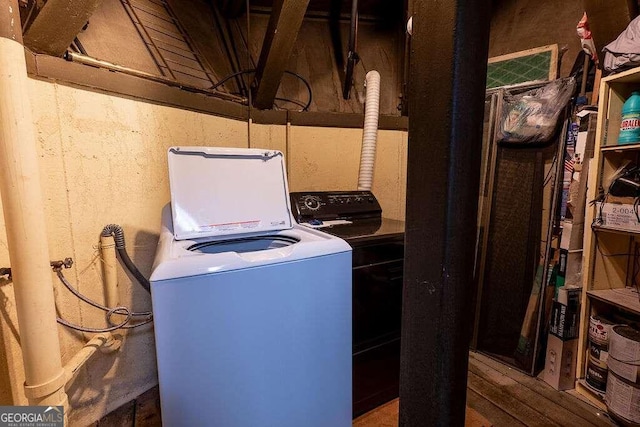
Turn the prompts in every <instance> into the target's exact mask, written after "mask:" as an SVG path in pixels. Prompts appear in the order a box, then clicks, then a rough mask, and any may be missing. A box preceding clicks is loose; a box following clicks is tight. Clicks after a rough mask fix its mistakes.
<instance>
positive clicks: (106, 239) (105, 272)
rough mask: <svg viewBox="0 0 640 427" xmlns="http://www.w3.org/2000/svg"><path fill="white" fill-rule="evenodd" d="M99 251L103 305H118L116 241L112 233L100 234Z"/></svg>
mask: <svg viewBox="0 0 640 427" xmlns="http://www.w3.org/2000/svg"><path fill="white" fill-rule="evenodd" d="M100 253H101V255H102V277H103V281H104V300H105V305H106V306H107V307H119V306H120V296H119V292H118V269H117V265H118V261H117V258H116V242H115V241H114V240H113V236H112V235H108V236H100Z"/></svg>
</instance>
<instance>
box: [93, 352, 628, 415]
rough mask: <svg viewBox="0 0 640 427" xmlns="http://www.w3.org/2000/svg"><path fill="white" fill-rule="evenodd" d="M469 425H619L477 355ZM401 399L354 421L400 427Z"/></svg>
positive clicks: (142, 409)
mask: <svg viewBox="0 0 640 427" xmlns="http://www.w3.org/2000/svg"><path fill="white" fill-rule="evenodd" d="M467 384H468V385H467V419H466V427H481V426H482V427H485V426H496V427H501V426H506V427H517V426H545V427H547V426H575V427H592V426H601V427H610V426H615V425H616V424H615V423H613V422H612V421H610V420H609V417H608V416H607V414H606V413H603V412H601V411H599V410H598V409H597V408H595V407H594V406H592V405H590V404H589V403H587V402H586V401H583V400H582V399H580V398H579V397H577V395H576V394H575V393H574V392H561V391H556V390H554V389H553V388H551V387H550V386H549V385H547V384H546V383H545V382H544V381H542V380H540V379H538V378H534V377H530V376H527V375H525V374H523V373H521V372H519V371H517V370H515V369H512V368H510V367H508V366H506V365H504V364H502V363H500V362H498V361H495V360H493V359H491V358H489V357H486V356H484V355H481V354H478V353H473V352H472V353H469V377H468V383H467ZM161 425H162V423H161V421H160V400H159V397H158V388H157V387H155V388H153V389H151V390H149V391H148V392H146V393H145V394H143V395H142V396H140V397H139V398H138V399H136V400H134V401H131V402H129V403H128V404H126V405H124V406H122V407H121V408H119V409H117V410H116V411H114V412H112V413H110V414H108V415H107V416H105V417H104V418H103V419H102V420H100V421H98V422H97V423H95V424H94V425H93V427H112V426H113V427H124V426H135V427H155V426H161ZM397 425H398V399H396V400H393V401H391V402H389V403H387V404H385V405H382V406H380V407H379V408H376V409H374V410H373V411H371V412H368V413H366V414H364V415H362V416H360V417H358V418H357V419H355V420H354V421H353V426H354V427H396V426H397Z"/></svg>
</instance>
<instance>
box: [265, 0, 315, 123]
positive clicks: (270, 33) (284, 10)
mask: <svg viewBox="0 0 640 427" xmlns="http://www.w3.org/2000/svg"><path fill="white" fill-rule="evenodd" d="M308 5H309V0H274V2H273V8H272V11H271V17H270V18H269V25H268V26H267V33H266V35H265V38H264V42H263V44H262V51H261V52H260V59H259V60H258V68H257V70H256V77H255V78H256V83H257V87H256V89H255V95H254V99H253V106H254V107H256V108H259V109H262V110H264V109H267V108H271V107H272V106H273V101H274V99H275V97H276V93H277V92H278V87H279V86H280V81H281V80H282V75H283V74H284V72H285V69H286V67H287V65H288V63H289V56H290V55H291V51H292V50H293V46H294V44H295V42H296V39H297V38H298V31H300V26H301V25H302V19H303V18H304V14H305V12H306V10H307V6H308Z"/></svg>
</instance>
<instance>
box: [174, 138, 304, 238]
mask: <svg viewBox="0 0 640 427" xmlns="http://www.w3.org/2000/svg"><path fill="white" fill-rule="evenodd" d="M168 156H169V185H170V188H171V214H172V217H173V232H174V236H175V238H176V239H177V240H183V239H192V238H197V237H215V236H229V235H237V234H245V233H258V232H263V231H273V230H284V229H288V228H291V227H292V219H291V208H290V205H289V197H288V194H289V191H288V188H287V175H286V168H285V164H284V156H283V155H282V152H280V151H275V150H261V149H244V148H214V147H171V148H169V154H168Z"/></svg>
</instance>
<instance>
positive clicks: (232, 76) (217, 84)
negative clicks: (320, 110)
mask: <svg viewBox="0 0 640 427" xmlns="http://www.w3.org/2000/svg"><path fill="white" fill-rule="evenodd" d="M255 72H256V70H255V69H249V70H241V71H237V72H235V73H232V74H229V75H228V76H225V77H224V78H222V80H220V81H219V82H217V83H216V84H214V85H213V86H211V87H210V88H209V89H210V90H216V89H217V88H219V87H220V86H222V85H223V84H225V83H226V82H227V81H229V80H231V79H232V78H234V77H237V76H239V75H242V74H251V73H255ZM285 74H289V75H291V76H294V77H296V78H298V79H300V81H302V83H303V84H304V85H305V87H306V88H307V93H308V94H309V99H308V100H307V103H306V104H304V105H303V106H302V105H301V104H302V103H300V105H301V106H302V110H303V111H309V107H310V106H311V103H312V102H313V90H312V89H311V85H310V84H309V82H308V81H307V79H305V78H304V77H302V76H301V75H300V74H298V73H294V72H293V71H288V70H285ZM276 99H278V98H276ZM290 102H293V101H290Z"/></svg>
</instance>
